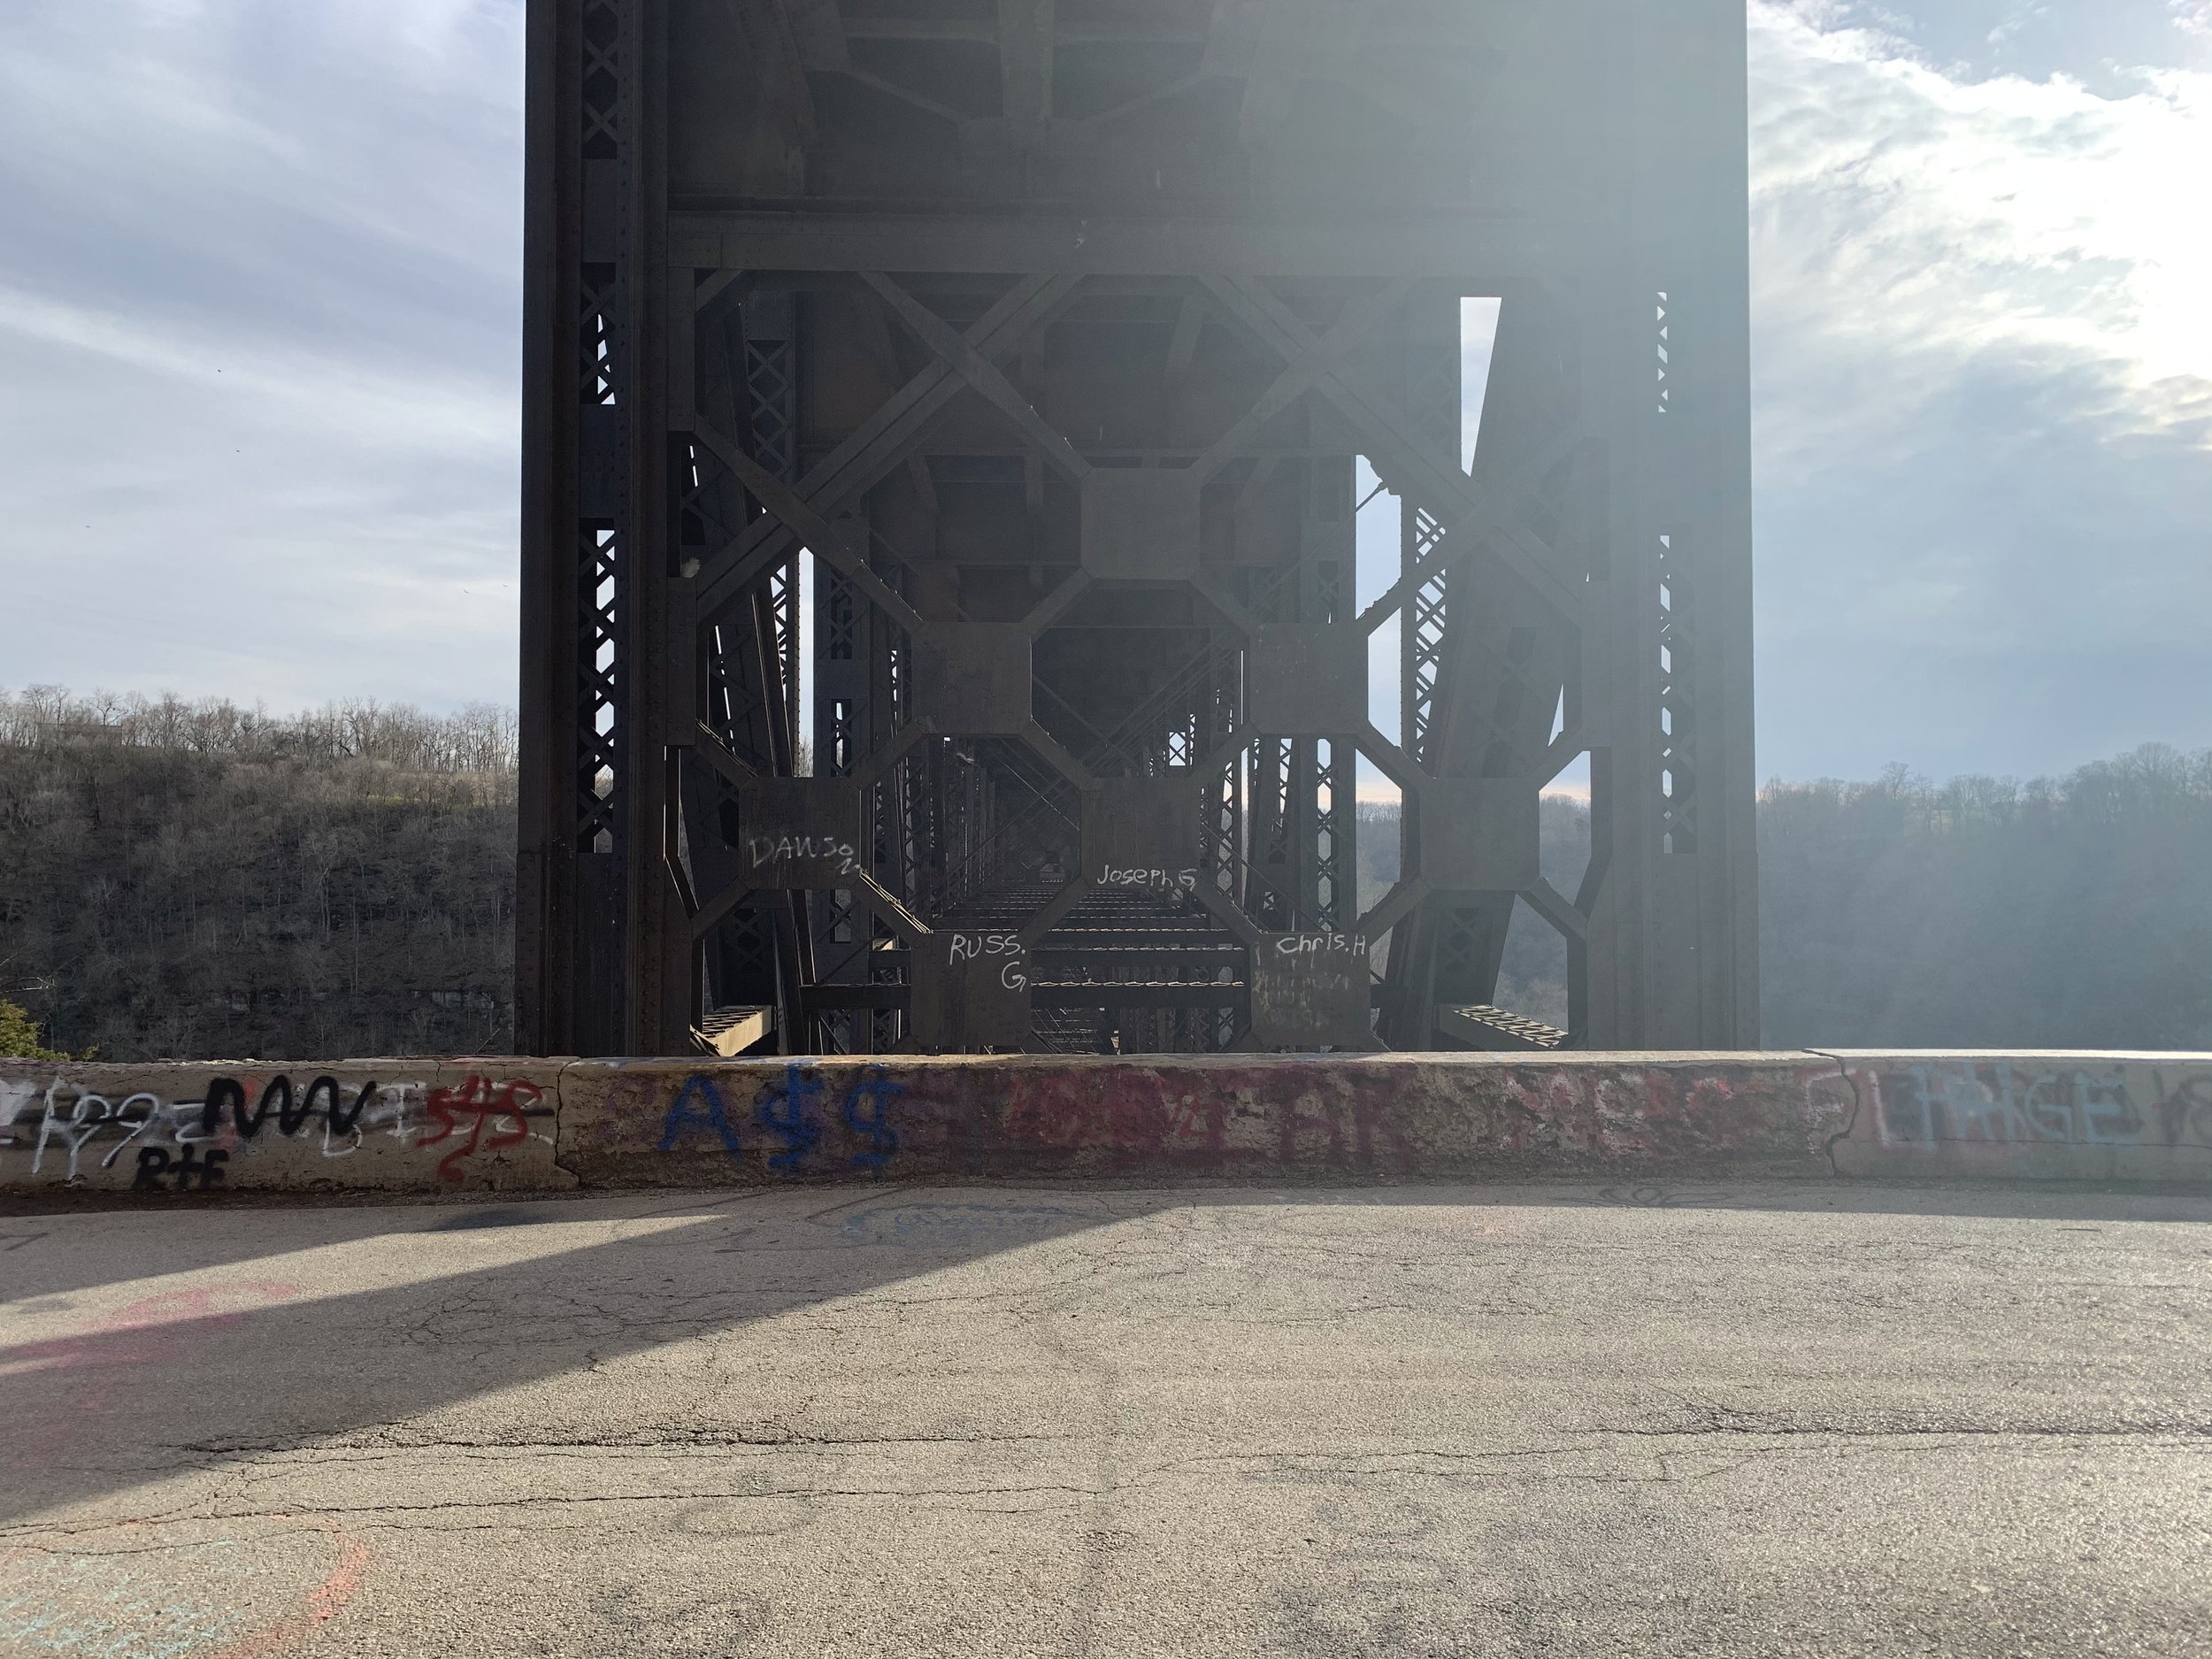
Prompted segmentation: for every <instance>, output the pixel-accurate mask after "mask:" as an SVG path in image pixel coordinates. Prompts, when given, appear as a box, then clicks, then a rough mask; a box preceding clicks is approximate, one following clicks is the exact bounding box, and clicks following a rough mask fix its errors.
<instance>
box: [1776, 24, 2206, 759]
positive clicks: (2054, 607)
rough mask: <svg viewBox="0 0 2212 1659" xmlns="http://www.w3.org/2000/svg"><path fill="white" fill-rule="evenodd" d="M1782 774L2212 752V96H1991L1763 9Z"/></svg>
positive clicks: (2186, 86) (1895, 46) (1882, 45)
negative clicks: (1890, 764) (2210, 298)
mask: <svg viewBox="0 0 2212 1659" xmlns="http://www.w3.org/2000/svg"><path fill="white" fill-rule="evenodd" d="M1751 23H1752V46H1753V54H1754V65H1755V82H1756V86H1755V99H1754V127H1753V134H1754V147H1755V157H1756V160H1755V186H1754V196H1755V204H1754V209H1755V233H1754V261H1753V265H1754V272H1755V296H1756V297H1755V312H1756V319H1757V330H1758V334H1757V345H1758V366H1757V392H1758V432H1759V440H1758V442H1759V451H1758V460H1759V485H1760V492H1761V494H1760V531H1761V538H1760V544H1761V552H1762V593H1761V605H1760V613H1759V616H1760V636H1761V643H1762V646H1763V670H1762V680H1763V698H1762V727H1763V730H1762V757H1763V762H1764V764H1766V765H1767V767H1768V769H1769V770H1770V771H1778V772H1786V773H1790V774H1797V775H1801V774H1803V773H1805V772H1865V771H1868V770H1870V769H1871V768H1872V767H1874V766H1877V765H1878V764H1881V763H1882V762H1883V761H1884V760H1886V759H1888V758H1893V757H1894V758H1902V759H1906V760H1909V761H1911V762H1913V763H1915V764H1921V765H1924V766H1927V767H1929V768H1930V769H1932V770H1948V769H1954V768H1957V769H1967V768H1987V769H1990V770H2008V769H2009V770H2021V771H2024V770H2036V769H2040V768H2045V767H2055V766H2061V765H2064V764H2070V763H2071V762H2073V761H2078V760H2081V759H2086V758H2088V757H2090V756H2091V755H2092V754H2094V753H2097V752H2102V751H2106V750H2109V749H2116V748H2119V747H2122V746H2124V745H2125V744H2128V743H2131V742H2135V741H2143V740H2145V739H2150V738H2166V739H2169V740H2170V741H2187V742H2204V741H2212V711H2208V710H2207V709H2206V707H2205V700H2204V699H2203V698H2202V697H2201V695H2192V694H2190V693H2188V692H2185V689H2184V688H2185V687H2188V686H2190V685H2192V684H2193V683H2199V682H2200V681H2201V680H2202V678H2203V676H2204V674H2205V672H2206V670H2207V668H2208V667H2212V653H2208V651H2207V649H2206V647H2205V646H2204V644H2203V642H2202V631H2201V629H2200V627H2198V626H2196V625H2195V623H2194V622H2193V620H2192V619H2191V618H2193V617H2195V616H2200V615H2201V614H2203V612H2204V611H2205V608H2206V607H2207V606H2208V604H2212V311H2208V310H2207V308H2206V307H2205V306H2204V305H2203V304H2202V303H2201V299H2200V296H2201V295H2202V294H2203V293H2204V292H2205V291H2206V290H2207V287H2208V284H2212V226H2208V222H2207V219H2206V217H2205V216H2204V215H2202V214H2200V213H2196V212H2193V211H2190V210H2189V208H2188V207H2187V206H2186V205H2185V204H2187V203H2188V202H2189V201H2190V199H2191V198H2192V196H2193V195H2196V194H2200V192H2201V189H2202V182H2201V181H2202V180H2205V179H2207V178H2212V75H2207V74H2204V73H2195V72H2190V71H2185V70H2178V69H2171V68H2161V69H2147V70H2144V71H2141V72H2139V73H2136V74H2134V75H2132V76H2131V77H2130V78H2129V79H2130V81H2131V87H2130V89H2129V90H2127V91H2126V92H2125V93H2124V95H2123V96H2098V95H2097V94H2095V93H2093V92H2091V91H2089V90H2088V89H2086V88H2085V87H2084V86H2082V85H2081V84H2080V83H2078V82H2076V81H2070V80H2066V79H2062V78H2054V79H2050V80H2044V81H2032V80H2027V79H2023V78H2019V77H2016V76H1995V77H1990V78H1985V79H1972V78H1969V77H1967V76H1964V75H1962V74H1960V73H1955V72H1947V71H1946V70H1945V69H1943V68H1940V67H1939V66H1937V65H1934V64H1932V63H1930V62H1928V61H1926V60H1925V59H1924V58H1922V57H1921V56H1920V55H1919V54H1918V53H1917V52H1916V50H1915V49H1914V47H1913V45H1912V43H1911V42H1909V40H1907V39H1905V38H1903V37H1902V36H1901V35H1898V34H1896V33H1893V32H1892V31H1889V30H1886V29H1883V28H1879V27H1867V26H1864V25H1854V24H1852V23H1850V22H1848V21H1847V20H1846V17H1845V14H1844V13H1843V12H1841V11H1840V9H1839V8H1838V7H1835V6H1832V5H1826V4H1813V3H1810V0H1801V3H1798V4H1790V3H1788V0H1754V4H1753V6H1752V10H1751Z"/></svg>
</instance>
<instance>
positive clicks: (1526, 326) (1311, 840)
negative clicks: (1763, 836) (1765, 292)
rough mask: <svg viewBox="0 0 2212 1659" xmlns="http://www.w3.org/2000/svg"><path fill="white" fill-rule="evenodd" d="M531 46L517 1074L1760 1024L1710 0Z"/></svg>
mask: <svg viewBox="0 0 2212 1659" xmlns="http://www.w3.org/2000/svg"><path fill="white" fill-rule="evenodd" d="M529 32H530V40H529V129H528V144H529V161H528V208H527V212H528V234H527V262H528V270H527V302H526V331H527V337H526V370H525V375H526V388H525V416H524V440H525V441H524V479H523V490H524V503H523V518H524V523H523V537H524V547H523V570H524V590H525V591H524V601H523V606H524V617H523V623H524V632H523V641H524V649H523V658H524V669H523V714H524V725H523V734H524V779H523V797H522V827H521V849H520V875H521V881H520V902H519V910H520V916H519V941H518V945H519V949H518V978H519V980H520V986H519V995H518V1010H519V1012H518V1027H519V1029H518V1041H519V1045H520V1046H521V1047H522V1048H525V1049H526V1050H529V1051H533V1052H541V1053H543V1052H551V1053H585V1054H594V1053H605V1054H613V1053H634V1054H651V1053H680V1052H687V1051H694V1050H695V1049H696V1048H698V1047H700V1046H701V1045H706V1046H709V1047H720V1048H723V1049H724V1050H725V1051H733V1050H734V1049H735V1048H738V1047H740V1046H743V1045H748V1044H753V1043H755V1042H756V1041H758V1042H759V1043H760V1044H761V1045H762V1046H764V1047H769V1048H782V1049H783V1050H784V1051H786V1052H804V1053H819V1052H870V1051H880V1050H886V1049H889V1048H896V1047H906V1048H924V1049H929V1050H947V1051H959V1050H979V1049H987V1048H988V1049H998V1050H1006V1049H1017V1048H1033V1049H1063V1050H1065V1049H1078V1050H1098V1049H1115V1048H1118V1049H1119V1050H1121V1051H1125V1052H1135V1051H1156V1050H1170V1049H1172V1050H1185V1051H1189V1050H1215V1049H1228V1048H1258V1049H1278V1048H1307V1049H1314V1048H1362V1047H1371V1046H1375V1045H1377V1044H1386V1045H1388V1046H1390V1047H1394V1048H1434V1047H1440V1046H1454V1045H1461V1046H1476V1047H1488V1048H1517V1047H1548V1046H1555V1045H1557V1044H1559V1043H1562V1042H1565V1043H1570V1044H1574V1045H1578V1046H1588V1047H1594V1048H1687V1047H1710V1048H1740V1047H1748V1046H1753V1045H1755V1042H1756V1040H1757V1012H1756V1008H1757V1000H1756V974H1755V869H1754V846H1753V822H1752V809H1753V776H1752V771H1751V767H1752V747H1751V665H1750V490H1749V390H1748V366H1747V362H1748V348H1747V339H1748V321H1747V316H1748V301H1747V272H1746V265H1747V208H1746V174H1747V163H1746V137H1745V106H1746V90H1745V26H1744V16H1743V8H1742V5H1741V3H1740V0H1546V3H1545V4H1528V3H1527V0H1512V3H1510V4H1509V3H1507V0H531V4H530V14H529ZM1470 302H1494V317H1495V334H1494V347H1493V349H1492V350H1491V353H1490V357H1489V367H1488V371H1487V375H1486V379H1485V380H1481V381H1480V382H1479V383H1478V382H1476V381H1475V380H1472V378H1471V377H1470V376H1469V375H1468V374H1467V373H1465V369H1464V365H1465V363H1466V362H1467V361H1468V360H1469V355H1468V352H1467V350H1466V349H1465V348H1467V347H1469V346H1470V344H1471V343H1472V341H1471V335H1470V334H1469V333H1468V323H1467V319H1469V318H1470V317H1471V316H1472V317H1476V318H1478V319H1479V318H1481V317H1486V316H1488V315H1490V314H1492V312H1491V311H1488V310H1487V309H1486V307H1485V306H1484V305H1483V304H1481V303H1477V304H1475V305H1473V306H1471V304H1470ZM1475 356H1476V357H1478V358H1479V353H1477V354H1475ZM1478 401H1479V406H1480V411H1481V413H1480V422H1479V434H1476V435H1475V441H1474V442H1472V444H1471V446H1470V444H1469V443H1468V442H1465V434H1463V410H1464V409H1466V408H1468V407H1470V406H1471V405H1472V404H1473V403H1475V402H1478ZM1369 479H1372V480H1375V481H1376V482H1375V485H1374V487H1373V488H1379V490H1380V491H1382V492H1384V495H1385V498H1386V505H1387V504H1393V503H1394V511H1395V517H1396V521H1397V539H1398V543H1399V546H1398V552H1397V557H1396V559H1395V562H1394V565H1392V567H1391V568H1389V569H1387V570H1386V571H1385V572H1383V573H1382V575H1381V577H1380V579H1379V580H1378V579H1374V578H1373V577H1372V575H1371V576H1370V580H1368V582H1367V584H1366V587H1367V588H1368V589H1369V591H1363V590H1362V581H1361V571H1360V567H1359V565H1358V561H1357V559H1356V550H1355V549H1356V541H1355V526H1356V522H1357V521H1358V520H1359V518H1360V509H1361V507H1362V506H1363V496H1364V495H1368V494H1370V493H1371V492H1370V489H1369V488H1366V487H1363V482H1362V480H1369ZM1370 563H1371V564H1372V561H1370ZM1378 685H1380V686H1383V687H1386V695H1378V694H1377V693H1376V691H1375V689H1374V688H1375V687H1377V686H1378ZM1585 756H1587V757H1588V776H1589V781H1590V791H1591V818H1592V831H1593V855H1592V857H1591V861H1590V864H1589V868H1588V871H1587V872H1586V874H1585V875H1584V877H1583V878H1582V879H1581V881H1580V882H1579V884H1578V887H1577V890H1575V891H1573V892H1566V891H1562V890H1561V889H1560V888H1559V887H1555V886H1554V885H1553V883H1552V882H1551V881H1549V880H1548V879H1546V877H1545V873H1544V872H1543V871H1542V870H1541V869H1540V867H1539V861H1538V814H1539V808H1538V801H1539V797H1540V794H1541V793H1542V792H1543V791H1544V790H1545V788H1546V787H1548V786H1549V785H1551V784H1552V783H1553V782H1554V781H1555V780H1557V779H1558V778H1559V777H1560V775H1561V774H1562V773H1563V772H1565V771H1567V770H1568V769H1569V768H1570V767H1571V766H1574V765H1576V764H1578V763H1579V762H1580V761H1581V759H1582V757H1585ZM1360 757H1365V760H1366V761H1367V763H1368V764H1370V765H1371V767H1372V768H1373V769H1374V772H1375V773H1376V774H1377V775H1378V776H1379V777H1380V778H1381V779H1384V780H1387V782H1388V784H1389V785H1390V786H1392V787H1394V788H1395V789H1396V790H1397V791H1399V792H1400V794H1401V796H1402V814H1401V818H1400V826H1399V830H1398V833H1400V834H1401V836H1402V846H1401V849H1400V855H1401V856H1400V870H1401V875H1400V879H1398V881H1397V882H1396V884H1395V885H1394V887H1390V888H1389V889H1388V890H1387V891H1386V892H1385V893H1382V894H1380V895H1370V898H1369V902H1367V903H1366V904H1365V905H1364V906H1363V905H1362V902H1361V895H1359V893H1358V884H1357V880H1356V868H1357V858H1356V852H1357V848H1356V841H1357V837H1358V834H1359V833H1360V825H1359V821H1358V814H1357V813H1356V810H1355V805H1354V801H1355V791H1356V778H1357V775H1358V772H1359V761H1360ZM1369 832H1370V833H1375V825H1374V824H1373V823H1372V822H1371V824H1370V826H1369ZM1517 907H1518V908H1520V909H1523V910H1525V911H1527V912H1529V913H1532V915H1533V916H1535V917H1537V918H1540V920H1541V922H1542V923H1543V924H1544V925H1547V926H1550V927H1553V928H1555V929H1557V930H1558V932H1559V933H1561V934H1562V935H1563V937H1564V940H1565V941H1566V947H1567V956H1568V963H1569V978H1570V987H1569V992H1570V1007H1571V1016H1570V1018H1569V1026H1570V1029H1569V1030H1567V1031H1565V1032H1559V1031H1554V1030H1551V1029H1549V1028H1548V1027H1545V1026H1542V1025H1537V1024H1535V1023H1533V1022H1531V1021H1528V1020H1525V1019H1516V1018H1512V1017H1511V1016H1509V1014H1506V1013H1503V1012H1501V1011H1499V1010H1497V1009H1496V1008H1495V1007H1494V1002H1495V998H1496V995H1497V979H1498V973H1499V963H1500V959H1501V954H1502V951H1503V949H1504V942H1505V935H1506V930H1507V927H1508V925H1509V922H1510V920H1511V918H1513V916H1514V914H1515V913H1516V910H1517Z"/></svg>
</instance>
